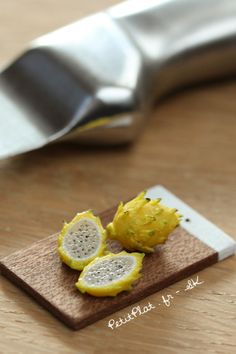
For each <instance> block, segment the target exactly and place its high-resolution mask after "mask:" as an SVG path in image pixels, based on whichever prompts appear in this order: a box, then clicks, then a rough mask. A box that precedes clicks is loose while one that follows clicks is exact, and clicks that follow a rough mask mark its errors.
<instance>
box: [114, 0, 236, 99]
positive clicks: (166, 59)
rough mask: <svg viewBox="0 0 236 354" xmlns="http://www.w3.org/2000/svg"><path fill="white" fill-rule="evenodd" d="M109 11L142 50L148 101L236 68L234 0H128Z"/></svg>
mask: <svg viewBox="0 0 236 354" xmlns="http://www.w3.org/2000/svg"><path fill="white" fill-rule="evenodd" d="M109 14H110V16H111V17H112V18H113V19H114V21H116V23H117V24H118V25H119V26H120V27H121V28H122V29H123V30H124V31H125V32H126V34H127V36H128V37H129V38H130V39H131V41H132V42H133V44H134V45H135V47H136V48H138V50H139V52H140V55H141V57H142V70H140V73H139V75H140V78H139V95H141V97H142V99H145V100H146V101H147V100H148V97H149V98H152V99H155V98H156V97H158V96H160V95H163V94H164V93H166V92H169V91H171V90H172V89H175V88H178V87H180V86H185V85H189V84H192V83H196V82H200V81H203V80H209V79H213V78H219V77H222V76H226V75H229V74H232V73H235V72H236V1H235V0H224V1H221V0H169V1H168V0H154V1H148V2H147V1H143V0H141V1H128V2H126V3H123V4H122V3H121V4H120V5H117V6H115V7H114V8H112V9H111V10H110V11H109ZM131 66H132V63H131ZM131 70H132V68H131ZM154 87H155V89H154ZM148 101H149V100H148Z"/></svg>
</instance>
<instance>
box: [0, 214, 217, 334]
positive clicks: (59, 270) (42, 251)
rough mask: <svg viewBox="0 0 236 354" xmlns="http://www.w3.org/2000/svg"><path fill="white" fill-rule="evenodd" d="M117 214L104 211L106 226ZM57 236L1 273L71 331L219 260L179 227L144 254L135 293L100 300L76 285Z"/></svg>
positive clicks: (114, 247)
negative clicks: (61, 253) (60, 252)
mask: <svg viewBox="0 0 236 354" xmlns="http://www.w3.org/2000/svg"><path fill="white" fill-rule="evenodd" d="M115 212H116V208H111V209H109V210H108V211H105V212H104V213H101V214H100V215H99V216H100V217H101V220H102V223H103V225H107V224H108V223H109V222H111V221H112V219H113V216H114V214H115ZM57 238H58V235H57V234H56V235H53V236H50V237H47V238H45V239H43V240H40V241H38V242H36V243H34V244H33V245H32V246H30V247H27V248H26V249H23V250H20V251H18V252H15V253H13V254H12V255H9V256H8V257H5V258H4V259H3V260H0V271H1V272H2V274H4V275H5V276H6V277H7V278H9V279H10V280H11V281H13V282H14V283H15V284H16V285H18V286H20V287H21V288H22V289H23V290H25V291H27V292H28V293H29V294H30V295H32V296H33V297H34V298H35V299H36V300H37V301H38V302H39V303H40V304H42V305H43V306H44V307H45V308H46V309H48V310H49V311H50V312H51V313H52V314H54V315H55V316H56V317H58V318H59V319H60V320H61V321H62V322H64V323H65V324H66V325H67V326H69V327H70V328H72V329H80V328H83V327H85V326H87V325H89V324H91V323H93V322H95V321H97V320H99V319H102V318H104V317H106V316H108V315H110V314H113V313H114V312H116V311H117V310H120V309H122V308H124V307H127V306H128V305H130V304H133V303H135V302H137V301H138V300H141V299H142V298H145V297H146V296H148V295H150V294H153V293H155V292H156V291H158V290H160V289H163V288H165V287H166V286H169V285H171V284H173V283H175V282H176V281H178V280H180V279H183V278H186V277H187V276H189V275H191V274H193V273H196V272H197V271H199V270H202V269H203V268H205V267H207V266H209V265H212V264H214V263H216V262H217V261H218V254H217V252H216V251H215V250H213V249H212V248H210V247H208V246H207V245H205V244H204V243H203V242H201V241H200V240H198V239H197V238H195V237H193V236H191V235H190V234H188V233H187V232H186V231H185V230H183V229H182V228H180V227H178V228H177V229H175V230H174V232H173V233H172V234H171V235H170V236H169V238H168V240H167V242H166V243H165V244H164V245H160V246H159V247H158V248H157V249H156V251H155V252H154V253H152V254H148V255H146V256H145V258H144V260H143V267H142V277H141V279H139V281H138V282H136V283H135V284H134V285H133V289H132V291H129V292H122V293H121V294H119V295H118V296H116V297H114V298H109V297H106V298H96V297H92V296H90V295H88V294H81V293H79V292H78V290H77V289H76V288H75V283H76V281H77V280H78V276H79V272H78V271H75V270H72V269H70V268H69V267H67V266H66V265H64V264H62V262H61V261H60V259H59V255H58V252H57V247H58V245H57ZM108 241H110V242H109V243H108V245H109V246H108V247H109V250H110V251H111V252H114V253H118V252H120V251H121V250H122V247H121V245H120V244H119V243H118V242H117V241H111V240H108Z"/></svg>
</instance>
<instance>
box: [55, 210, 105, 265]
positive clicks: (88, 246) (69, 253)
mask: <svg viewBox="0 0 236 354" xmlns="http://www.w3.org/2000/svg"><path fill="white" fill-rule="evenodd" d="M58 246H59V247H58V252H59V255H60V258H61V260H62V261H63V262H64V263H66V264H67V265H68V266H69V267H71V268H73V269H77V270H82V269H83V268H84V267H85V266H86V265H87V264H88V263H89V262H91V261H92V260H93V259H94V258H96V257H98V256H102V255H103V254H104V252H105V250H106V231H105V230H104V229H103V226H102V224H101V221H100V219H99V217H96V216H94V215H93V213H92V211H91V210H88V211H84V212H82V213H78V214H77V215H76V216H75V217H74V219H73V220H72V221H71V222H70V223H69V224H67V223H65V224H64V227H63V229H62V231H61V233H60V235H59V237H58Z"/></svg>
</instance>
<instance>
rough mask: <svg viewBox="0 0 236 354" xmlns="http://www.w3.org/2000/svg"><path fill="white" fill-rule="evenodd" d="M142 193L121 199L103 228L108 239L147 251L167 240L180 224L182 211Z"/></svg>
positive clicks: (151, 250)
mask: <svg viewBox="0 0 236 354" xmlns="http://www.w3.org/2000/svg"><path fill="white" fill-rule="evenodd" d="M145 194H146V192H145V191H144V192H142V193H140V194H139V195H138V196H137V197H136V198H135V199H133V200H131V201H129V202H128V203H126V204H123V203H122V202H121V203H120V204H119V207H118V209H117V212H116V214H115V216H114V219H113V221H112V222H111V223H110V224H108V225H107V228H106V230H107V234H108V236H109V237H110V238H111V239H116V240H118V241H120V243H121V244H122V245H123V247H124V248H126V249H127V250H130V251H133V250H138V251H142V252H145V253H149V252H153V251H154V247H155V246H156V245H158V244H161V243H164V242H165V241H166V239H167V238H168V236H169V234H170V233H171V232H172V231H173V230H174V228H175V227H176V226H177V225H179V221H180V217H181V215H180V214H178V213H177V210H176V209H173V208H168V207H166V206H164V205H162V204H160V199H153V200H150V199H149V198H145Z"/></svg>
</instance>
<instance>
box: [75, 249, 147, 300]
mask: <svg viewBox="0 0 236 354" xmlns="http://www.w3.org/2000/svg"><path fill="white" fill-rule="evenodd" d="M144 255H145V254H144V253H135V252H134V253H128V252H126V251H122V252H120V253H117V254H114V253H109V254H107V255H106V256H103V257H98V258H95V259H94V260H93V261H92V262H91V263H89V264H88V265H87V266H86V267H84V269H83V271H82V272H81V274H80V277H79V279H78V281H77V283H76V284H75V285H76V287H77V289H78V290H79V291H80V292H81V293H85V292H87V293H88V294H90V295H93V296H98V297H102V296H116V295H117V294H118V293H120V292H122V291H125V290H126V291H128V290H131V289H132V284H133V283H134V282H135V281H136V280H137V279H139V278H140V276H141V273H140V270H141V268H142V261H143V257H144Z"/></svg>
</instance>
